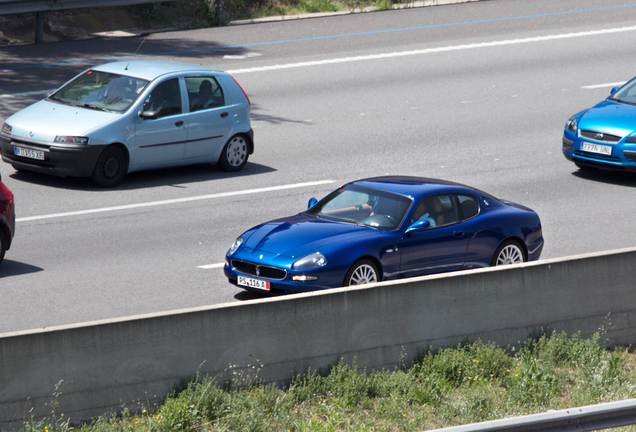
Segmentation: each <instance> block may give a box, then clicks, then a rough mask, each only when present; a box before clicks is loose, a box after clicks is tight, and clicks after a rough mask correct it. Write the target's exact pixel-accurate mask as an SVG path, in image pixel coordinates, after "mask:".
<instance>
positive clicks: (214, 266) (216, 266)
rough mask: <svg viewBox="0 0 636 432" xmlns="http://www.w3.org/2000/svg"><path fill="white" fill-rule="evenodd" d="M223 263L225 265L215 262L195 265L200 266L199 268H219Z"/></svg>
mask: <svg viewBox="0 0 636 432" xmlns="http://www.w3.org/2000/svg"><path fill="white" fill-rule="evenodd" d="M224 265H225V263H216V264H208V265H202V266H197V268H200V269H213V268H221V267H223V266H224Z"/></svg>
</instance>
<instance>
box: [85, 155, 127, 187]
mask: <svg viewBox="0 0 636 432" xmlns="http://www.w3.org/2000/svg"><path fill="white" fill-rule="evenodd" d="M125 174H126V156H124V152H122V151H121V150H120V149H119V148H117V147H114V146H111V147H108V148H106V150H104V151H103V152H102V154H101V155H100V156H99V159H97V164H96V165H95V170H94V171H93V175H92V177H91V179H92V180H93V183H95V184H96V185H98V186H101V187H104V188H111V187H115V186H117V185H118V184H119V183H121V181H122V179H123V178H124V175H125Z"/></svg>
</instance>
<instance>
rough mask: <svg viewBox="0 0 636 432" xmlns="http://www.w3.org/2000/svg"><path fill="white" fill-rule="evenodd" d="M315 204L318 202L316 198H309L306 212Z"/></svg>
mask: <svg viewBox="0 0 636 432" xmlns="http://www.w3.org/2000/svg"><path fill="white" fill-rule="evenodd" d="M317 202H318V200H317V199H316V198H310V199H309V203H307V210H309V209H310V208H312V207H313V206H314V205H316V203H317Z"/></svg>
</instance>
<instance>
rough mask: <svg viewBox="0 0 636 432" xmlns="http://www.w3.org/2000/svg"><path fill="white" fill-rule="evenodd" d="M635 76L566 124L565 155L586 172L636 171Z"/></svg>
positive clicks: (564, 132)
mask: <svg viewBox="0 0 636 432" xmlns="http://www.w3.org/2000/svg"><path fill="white" fill-rule="evenodd" d="M634 119H636V77H635V78H632V79H631V80H630V81H628V82H627V83H625V84H623V86H621V87H614V88H613V89H612V91H611V93H610V95H609V97H608V98H606V99H605V100H604V101H602V102H600V103H598V104H596V105H595V106H593V107H592V108H589V109H586V110H583V111H581V112H579V113H577V114H574V115H573V116H572V117H570V118H569V119H568V121H567V122H566V123H565V130H564V131H563V140H562V151H563V155H564V156H565V157H566V158H567V159H568V160H570V161H572V162H574V163H575V164H576V166H577V167H579V168H580V169H584V170H589V169H595V168H604V169H613V170H621V171H636V124H635V123H634Z"/></svg>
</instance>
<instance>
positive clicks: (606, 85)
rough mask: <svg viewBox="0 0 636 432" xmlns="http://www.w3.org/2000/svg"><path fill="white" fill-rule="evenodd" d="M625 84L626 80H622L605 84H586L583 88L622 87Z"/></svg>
mask: <svg viewBox="0 0 636 432" xmlns="http://www.w3.org/2000/svg"><path fill="white" fill-rule="evenodd" d="M623 84H625V81H621V82H615V83H605V84H594V85H586V86H583V87H581V88H584V89H588V90H589V89H597V88H603V87H620V86H622V85H623Z"/></svg>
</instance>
